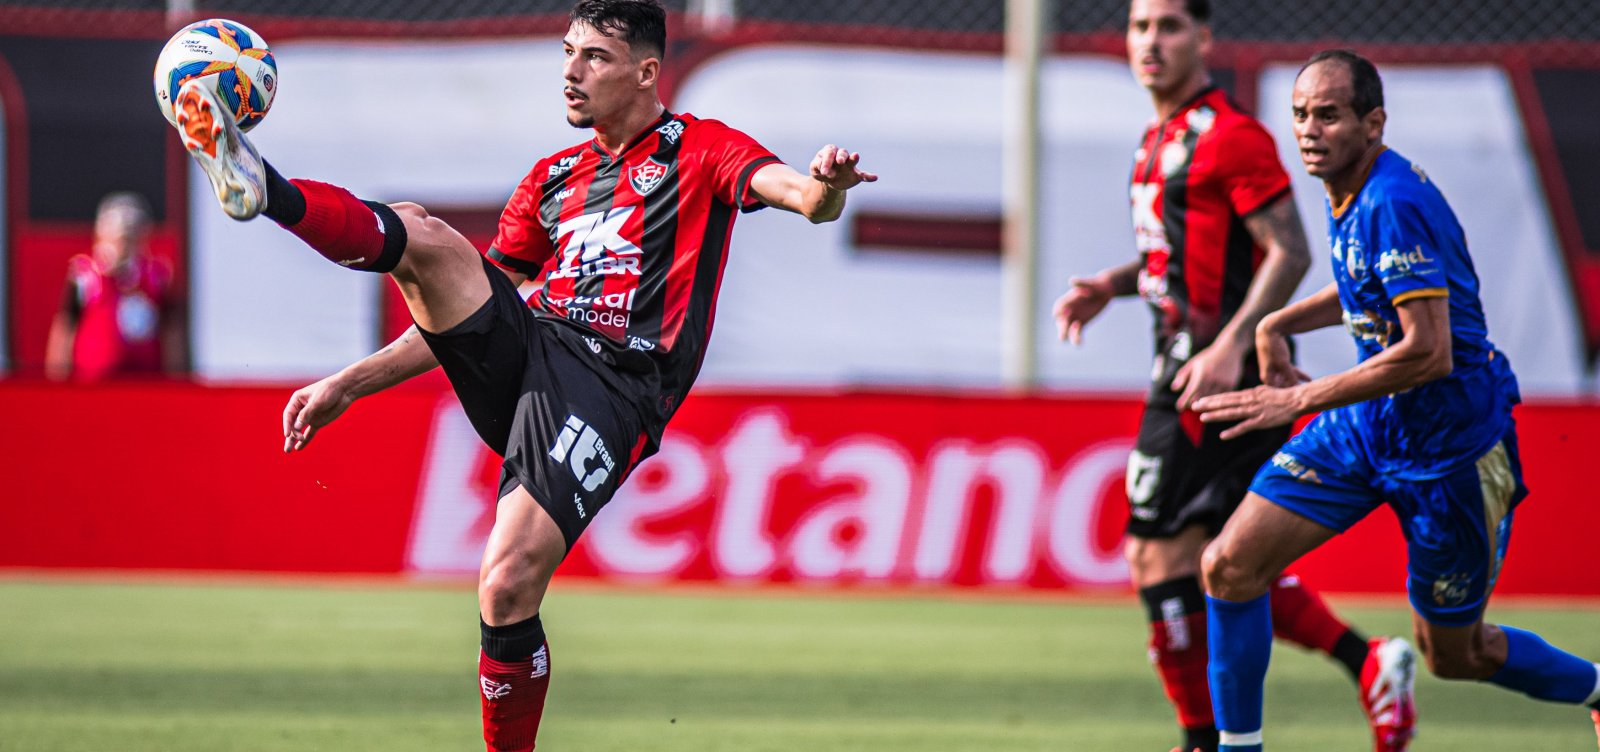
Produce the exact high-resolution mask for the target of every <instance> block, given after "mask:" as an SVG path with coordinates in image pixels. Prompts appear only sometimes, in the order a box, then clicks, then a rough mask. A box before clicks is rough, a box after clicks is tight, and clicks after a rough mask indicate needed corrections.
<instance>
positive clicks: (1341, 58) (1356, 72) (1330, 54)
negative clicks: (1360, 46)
mask: <svg viewBox="0 0 1600 752" xmlns="http://www.w3.org/2000/svg"><path fill="white" fill-rule="evenodd" d="M1329 60H1332V61H1335V62H1338V63H1340V64H1342V65H1344V67H1345V70H1348V71H1350V87H1351V88H1352V89H1354V90H1355V93H1354V94H1353V95H1352V96H1351V97H1350V109H1352V110H1355V111H1356V117H1366V116H1367V113H1369V112H1372V111H1373V110H1376V109H1378V108H1379V107H1382V106H1383V79H1382V78H1379V77H1378V66H1376V65H1373V64H1372V61H1371V60H1368V59H1366V58H1364V57H1362V56H1360V55H1358V54H1356V53H1355V51H1354V50H1323V51H1321V52H1318V53H1317V54H1315V55H1312V56H1311V59H1310V60H1307V61H1306V64H1305V65H1302V66H1300V73H1305V72H1306V69H1307V68H1310V67H1311V66H1313V65H1316V64H1317V63H1322V62H1327V61H1329ZM1295 77H1296V78H1298V77H1299V74H1296V76H1295Z"/></svg>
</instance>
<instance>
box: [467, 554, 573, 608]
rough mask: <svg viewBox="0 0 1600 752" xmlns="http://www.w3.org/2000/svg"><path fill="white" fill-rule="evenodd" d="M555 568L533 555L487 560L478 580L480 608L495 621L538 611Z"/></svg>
mask: <svg viewBox="0 0 1600 752" xmlns="http://www.w3.org/2000/svg"><path fill="white" fill-rule="evenodd" d="M554 569H555V568H554V567H553V566H546V565H544V564H543V563H542V562H541V560H540V559H539V558H538V557H530V556H508V557H502V558H500V559H498V560H496V561H493V562H489V563H487V564H486V565H485V566H484V569H483V575H482V577H480V578H479V581H478V608H479V610H480V611H481V612H482V613H483V616H484V618H486V619H488V620H490V621H492V622H494V623H502V622H505V621H507V620H517V619H522V618H526V617H527V616H528V615H530V614H534V613H538V611H539V601H540V600H542V595H543V593H544V590H545V588H544V586H545V584H547V583H548V582H549V580H550V575H551V574H552V573H553V572H554Z"/></svg>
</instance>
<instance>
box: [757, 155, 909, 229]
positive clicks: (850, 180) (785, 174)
mask: <svg viewBox="0 0 1600 752" xmlns="http://www.w3.org/2000/svg"><path fill="white" fill-rule="evenodd" d="M860 162H861V155H860V154H859V153H856V152H851V151H846V150H844V149H841V148H839V147H837V146H834V145H833V144H828V145H827V146H824V147H822V149H821V150H819V151H818V152H817V155H816V156H815V157H812V159H811V174H810V175H809V176H807V175H801V174H800V173H798V172H795V170H794V168H792V167H790V166H788V165H786V164H783V163H781V162H774V163H772V164H769V165H767V166H765V167H762V168H761V169H759V170H756V174H755V175H754V176H752V177H751V178H750V190H751V192H753V193H755V195H756V198H758V199H760V200H761V203H764V204H766V205H767V206H774V207H777V208H779V209H785V210H788V211H792V212H794V213H796V214H799V215H802V216H804V217H805V218H806V219H809V220H811V221H812V222H813V223H822V222H832V221H833V220H835V219H838V218H839V214H840V213H841V212H843V211H844V192H845V191H848V190H850V189H851V188H854V187H856V186H858V185H860V184H862V183H871V182H875V181H877V179H878V176H877V175H875V174H873V173H870V172H866V171H864V170H862V169H860V168H859V167H857V164H859V163H860Z"/></svg>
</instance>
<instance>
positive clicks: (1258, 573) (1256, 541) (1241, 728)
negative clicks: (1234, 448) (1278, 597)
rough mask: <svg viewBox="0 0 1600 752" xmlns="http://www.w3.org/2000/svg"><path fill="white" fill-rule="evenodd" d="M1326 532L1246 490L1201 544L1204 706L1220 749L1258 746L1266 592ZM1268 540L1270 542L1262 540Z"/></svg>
mask: <svg viewBox="0 0 1600 752" xmlns="http://www.w3.org/2000/svg"><path fill="white" fill-rule="evenodd" d="M1333 535H1334V531H1333V530H1331V529H1329V528H1327V527H1324V526H1323V525H1320V524H1318V523H1316V522H1312V521H1311V520H1309V519H1307V518H1305V517H1302V516H1300V515H1298V514H1295V513H1294V512H1291V511H1289V510H1287V509H1284V508H1283V507H1280V506H1278V505H1276V504H1273V503H1272V502H1270V501H1268V500H1267V499H1265V498H1263V497H1262V496H1260V495H1258V494H1255V493H1251V494H1249V495H1247V496H1246V497H1245V500H1244V503H1243V504H1241V505H1240V506H1239V510H1238V511H1237V512H1234V514H1233V517H1232V518H1231V519H1229V520H1228V524H1227V525H1226V526H1224V527H1223V529H1222V534H1221V535H1219V536H1217V539H1216V540H1215V541H1212V543H1211V545H1210V546H1207V547H1206V551H1205V554H1204V555H1203V556H1202V558H1201V572H1202V574H1203V576H1204V577H1205V583H1206V592H1207V596H1206V611H1207V616H1208V622H1209V630H1208V642H1209V647H1210V653H1211V663H1210V670H1209V676H1210V684H1211V704H1212V709H1213V711H1214V712H1215V714H1216V719H1217V729H1218V733H1219V736H1220V742H1221V743H1220V745H1219V746H1218V749H1219V750H1221V751H1222V752H1246V751H1254V750H1260V749H1261V743H1262V742H1261V712H1262V700H1263V690H1264V686H1265V683H1266V678H1267V663H1268V661H1269V659H1270V658H1271V656H1272V606H1271V603H1270V601H1269V596H1268V591H1270V590H1271V588H1272V584H1273V582H1274V580H1276V579H1277V578H1278V576H1279V574H1280V573H1282V572H1283V570H1284V568H1285V567H1287V566H1289V564H1291V563H1293V562H1294V561H1295V560H1296V559H1299V558H1300V557H1301V556H1302V555H1304V554H1305V553H1306V552H1308V551H1310V550H1312V549H1314V548H1316V547H1317V546H1319V545H1321V544H1322V543H1324V542H1326V541H1327V540H1328V539H1329V538H1332V537H1333ZM1265 541H1271V545H1263V542H1265Z"/></svg>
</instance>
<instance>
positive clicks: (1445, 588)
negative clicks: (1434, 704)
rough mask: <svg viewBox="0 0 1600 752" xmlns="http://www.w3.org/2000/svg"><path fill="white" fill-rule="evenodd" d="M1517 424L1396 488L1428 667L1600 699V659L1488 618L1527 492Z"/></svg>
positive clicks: (1550, 697) (1546, 696) (1583, 699)
mask: <svg viewBox="0 0 1600 752" xmlns="http://www.w3.org/2000/svg"><path fill="white" fill-rule="evenodd" d="M1521 476H1522V473H1521V463H1520V461H1519V459H1518V457H1517V446H1516V435H1515V428H1512V429H1508V431H1507V433H1506V438H1505V439H1504V440H1502V441H1501V442H1500V443H1499V444H1497V445H1496V446H1495V447H1494V448H1492V449H1491V450H1489V452H1487V453H1486V454H1484V455H1483V456H1482V457H1480V458H1479V459H1478V461H1477V462H1475V463H1472V464H1469V465H1467V466H1465V467H1462V468H1460V469H1458V470H1456V471H1455V472H1453V473H1451V474H1449V475H1446V476H1444V477H1442V478H1439V479H1436V480H1430V481H1425V482H1416V483H1410V484H1406V485H1405V486H1404V487H1401V488H1397V489H1396V490H1395V492H1394V496H1395V504H1396V506H1397V510H1398V511H1401V512H1402V518H1403V519H1406V520H1407V521H1408V522H1407V524H1410V525H1417V524H1419V522H1418V521H1421V523H1423V524H1425V526H1426V528H1427V529H1428V530H1430V531H1431V533H1432V534H1431V535H1429V536H1417V535H1408V536H1407V540H1408V542H1407V546H1406V553H1407V557H1408V560H1409V561H1408V568H1409V576H1408V578H1407V589H1408V590H1409V591H1410V596H1411V604H1412V608H1413V609H1414V611H1415V613H1414V615H1413V618H1412V624H1413V626H1414V627H1415V630H1416V636H1417V643H1418V646H1419V647H1420V648H1421V650H1422V654H1423V656H1424V657H1425V658H1426V659H1427V663H1428V669H1429V670H1430V671H1432V672H1433V673H1434V675H1436V676H1438V677H1439V678H1441V679H1465V680H1475V681H1487V682H1489V683H1491V684H1497V685H1499V686H1502V687H1505V688H1507V689H1512V690H1516V691H1518V692H1521V693H1523V694H1525V695H1528V696H1529V697H1532V698H1534V699H1538V700H1545V701H1548V702H1561V703H1570V704H1573V705H1585V706H1588V707H1589V708H1590V709H1591V710H1594V709H1600V665H1597V664H1595V663H1593V662H1591V661H1589V660H1586V659H1584V658H1580V657H1578V656H1576V655H1573V654H1571V653H1568V652H1566V651H1564V650H1561V649H1560V648H1557V647H1555V646H1554V645H1551V644H1550V643H1548V642H1545V640H1544V639H1543V638H1541V637H1540V636H1539V635H1537V634H1534V633H1533V632H1529V631H1526V630H1522V629H1518V628H1516V627H1510V626H1504V625H1495V624H1490V623H1487V622H1485V621H1484V620H1483V613H1484V610H1485V609H1486V608H1487V607H1488V602H1489V597H1490V595H1491V594H1492V592H1493V590H1494V581H1495V576H1496V574H1497V573H1498V572H1499V570H1500V566H1501V563H1502V561H1503V560H1504V557H1505V553H1506V549H1507V547H1508V544H1509V543H1510V538H1511V523H1512V520H1513V518H1514V517H1515V512H1514V508H1515V507H1516V505H1517V504H1518V503H1519V502H1520V501H1521V500H1522V498H1523V497H1524V496H1526V494H1527V489H1526V488H1525V487H1523V485H1522V480H1521Z"/></svg>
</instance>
